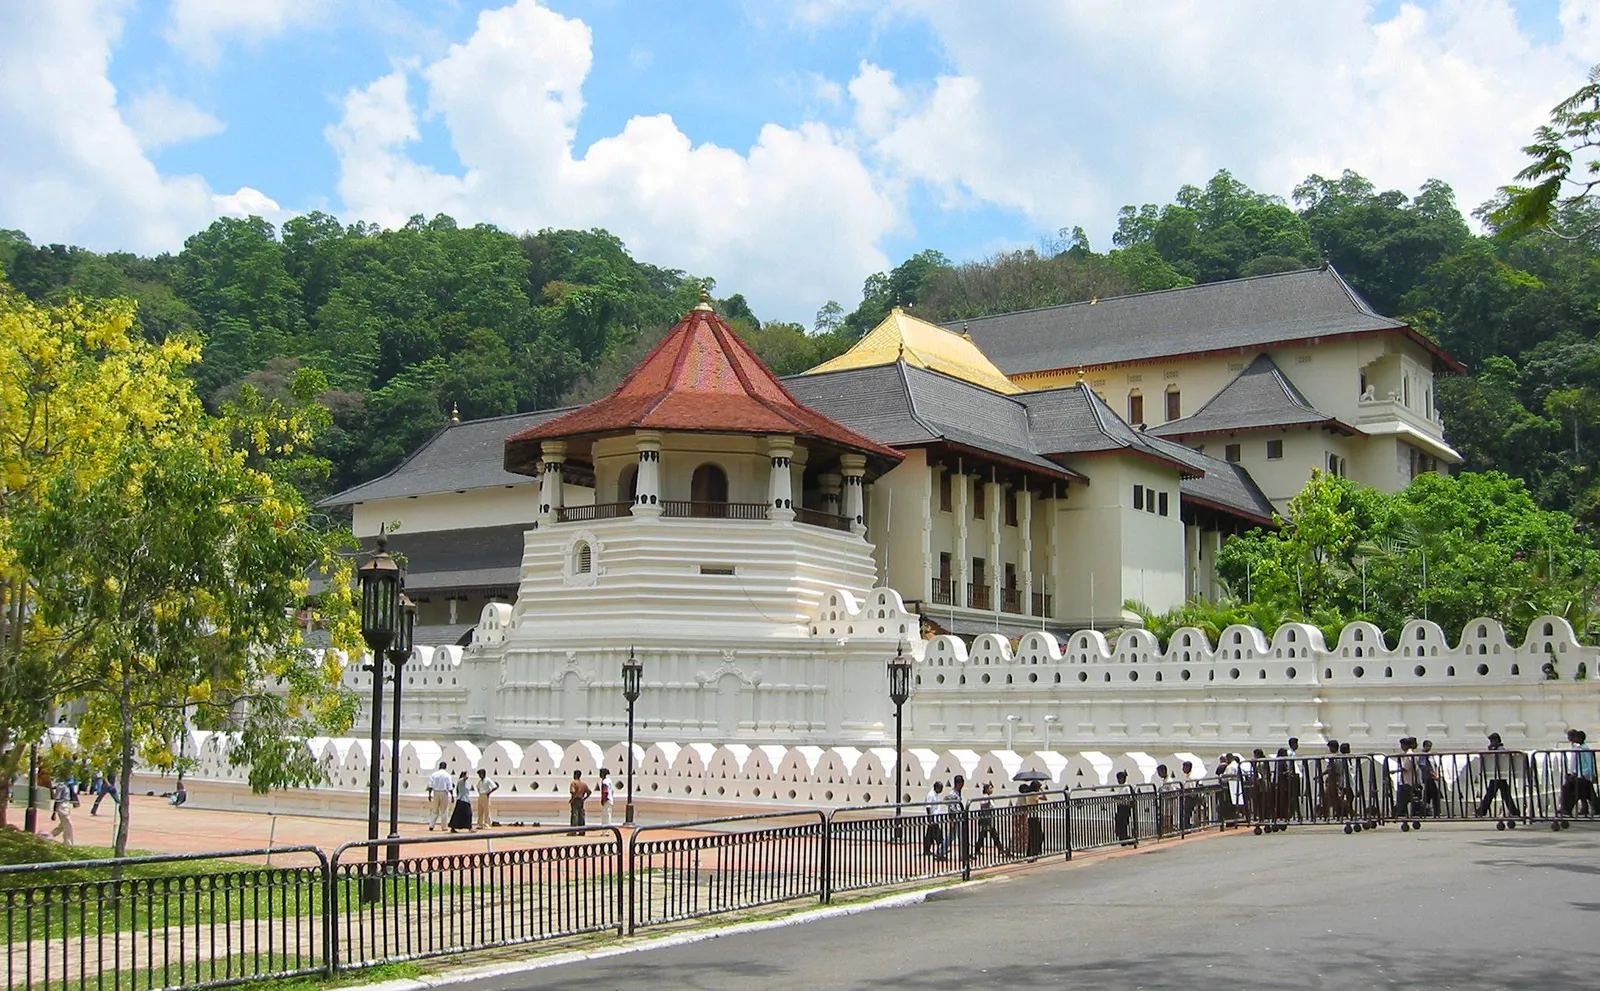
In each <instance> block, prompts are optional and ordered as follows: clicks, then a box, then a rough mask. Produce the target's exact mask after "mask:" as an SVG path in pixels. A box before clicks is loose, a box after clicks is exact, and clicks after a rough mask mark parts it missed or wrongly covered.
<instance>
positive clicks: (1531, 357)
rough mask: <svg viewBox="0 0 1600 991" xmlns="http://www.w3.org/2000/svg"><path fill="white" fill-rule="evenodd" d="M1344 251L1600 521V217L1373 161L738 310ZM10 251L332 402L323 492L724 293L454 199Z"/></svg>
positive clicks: (1489, 412) (1227, 274)
mask: <svg viewBox="0 0 1600 991" xmlns="http://www.w3.org/2000/svg"><path fill="white" fill-rule="evenodd" d="M1491 206H1494V205H1493V204H1491ZM1481 215H1482V216H1485V217H1486V216H1488V212H1487V210H1485V211H1484V212H1483V213H1482V214H1481ZM1579 226H1582V227H1586V228H1592V227H1593V225H1579ZM1324 261H1327V262H1331V263H1332V264H1333V265H1335V266H1336V267H1337V268H1338V269H1339V271H1340V272H1342V273H1343V274H1344V276H1345V277H1346V278H1347V279H1348V280H1349V281H1350V282H1351V284H1352V285H1354V286H1355V287H1356V288H1357V289H1358V290H1359V291H1360V292H1362V293H1363V294H1364V295H1365V296H1366V297H1367V298H1368V299H1369V300H1371V302H1372V304H1373V305H1374V306H1375V307H1376V308H1377V309H1378V310H1379V311H1381V312H1384V313H1388V314H1393V315H1396V316H1402V317H1405V318H1407V319H1410V320H1411V321H1412V322H1413V323H1414V324H1415V325H1416V326H1417V327H1418V328H1419V329H1420V330H1422V331H1423V332H1424V333H1427V334H1429V335H1430V336H1432V337H1434V338H1435V339H1437V340H1438V341H1439V342H1440V343H1442V344H1443V345H1444V346H1445V347H1447V348H1449V349H1450V350H1452V351H1453V352H1455V353H1456V354H1457V355H1459V356H1460V357H1461V358H1462V359H1463V360H1465V361H1466V362H1467V363H1468V365H1469V366H1470V367H1471V369H1472V374H1471V375H1468V376H1460V377H1457V378H1454V379H1451V380H1448V381H1446V382H1444V383H1443V384H1441V386H1440V388H1439V404H1440V407H1441V409H1442V410H1443V411H1444V414H1445V418H1446V424H1447V429H1448V430H1449V435H1450V438H1451V440H1452V442H1453V443H1454V444H1455V445H1456V446H1457V447H1458V448H1459V449H1460V450H1461V451H1462V453H1463V454H1465V455H1466V456H1467V458H1468V463H1467V465H1466V467H1467V468H1469V469H1490V468H1498V469H1500V470H1503V471H1505V472H1507V473H1509V474H1511V475H1513V476H1516V477H1519V478H1522V479H1524V480H1526V481H1527V483H1528V487H1529V489H1530V491H1531V492H1532V494H1533V495H1534V497H1535V499H1536V500H1537V501H1538V502H1539V503H1540V504H1541V505H1542V506H1545V507H1547V508H1554V509H1569V510H1571V511H1572V512H1574V513H1575V514H1577V515H1578V516H1580V517H1581V518H1583V519H1584V520H1588V521H1594V520H1596V519H1600V483H1597V479H1596V475H1597V472H1596V470H1595V469H1596V466H1597V464H1600V341H1597V339H1596V338H1597V334H1600V243H1597V237H1596V235H1595V234H1594V233H1593V232H1592V231H1591V233H1590V234H1589V235H1588V236H1586V237H1578V238H1563V237H1557V236H1555V235H1553V234H1550V233H1548V232H1543V231H1538V230H1536V231H1534V232H1532V233H1527V234H1523V235H1521V236H1519V237H1515V238H1497V237H1494V236H1493V231H1492V230H1491V231H1490V233H1489V234H1487V235H1480V234H1476V233H1474V232H1473V230H1472V228H1471V227H1470V226H1469V225H1468V223H1467V221H1466V219H1465V218H1464V217H1463V215H1462V213H1461V211H1460V209H1459V208H1458V206H1457V204H1456V203H1455V199H1454V196H1453V194H1452V192H1451V190H1450V188H1449V187H1448V186H1446V185H1444V184H1443V183H1440V182H1429V183H1426V184H1425V185H1424V186H1423V187H1422V188H1421V189H1420V190H1419V191H1418V192H1417V193H1416V194H1415V195H1414V196H1413V195H1407V194H1405V193H1402V192H1397V191H1383V190H1379V189H1377V188H1376V187H1375V186H1374V185H1373V184H1372V183H1371V182H1369V181H1368V180H1366V179H1365V178H1363V177H1362V176H1359V175H1356V174H1355V173H1352V172H1346V173H1344V174H1343V175H1341V176H1339V177H1338V178H1336V179H1329V178H1325V177H1322V176H1311V177H1310V178H1308V179H1307V180H1306V181H1305V182H1303V183H1301V184H1300V185H1299V186H1298V187H1296V188H1295V190H1294V191H1293V195H1292V198H1291V199H1289V200H1285V199H1283V198H1280V197H1276V196H1272V195H1268V194H1264V193H1260V192H1256V191H1254V190H1251V189H1249V188H1248V187H1246V186H1245V185H1244V184H1242V183H1240V182H1239V181H1238V180H1236V179H1235V178H1234V177H1233V176H1231V175H1230V174H1229V173H1227V172H1219V173H1218V174H1217V175H1215V176H1214V177H1212V178H1211V179H1210V180H1209V181H1208V182H1206V183H1205V185H1203V186H1184V187H1183V188H1182V189H1180V190H1179V191H1178V193H1177V195H1176V196H1175V198H1174V200H1173V202H1171V203H1167V204H1163V205H1156V204H1145V205H1143V206H1137V207H1136V206H1128V207H1124V208H1123V209H1122V211H1121V213H1120V216H1119V218H1118V224H1117V228H1116V234H1115V236H1114V238H1113V244H1112V245H1111V247H1110V248H1109V250H1106V251H1104V252H1097V251H1095V250H1093V248H1092V247H1091V245H1090V244H1089V243H1088V239H1087V238H1086V237H1085V236H1084V234H1083V232H1082V230H1081V229H1078V228H1073V229H1068V230H1064V231H1062V232H1061V234H1060V235H1059V237H1057V238H1056V239H1054V240H1052V241H1050V242H1048V243H1045V244H1041V245H1040V246H1039V247H1038V248H1037V249H1030V250H1026V251H1019V252H1012V253H1006V254H1000V255H996V256H994V257H991V258H987V259H984V260H981V261H974V262H968V263H964V264H960V265H954V264H951V262H950V261H949V259H947V258H946V257H945V256H944V255H942V254H940V253H939V252H936V251H923V252H920V253H918V254H916V255H914V256H912V257H911V258H909V259H907V260H906V261H905V262H904V263H902V264H901V265H899V266H898V267H896V268H894V269H893V270H892V271H889V272H885V273H879V274H877V275H874V276H872V277H870V278H868V279H867V280H866V284H865V285H864V286H863V297H864V298H863V300H862V302H861V303H860V304H859V306H857V308H856V309H855V310H854V311H852V312H849V313H846V312H845V311H844V309H843V308H842V307H841V306H839V305H838V304H837V303H834V302H831V301H830V302H828V303H827V304H825V305H823V306H822V307H821V309H820V310H819V312H818V313H817V315H816V320H815V322H814V325H813V327H812V328H811V329H810V331H807V330H806V329H805V328H804V327H802V326H800V325H798V324H795V323H789V322H781V321H766V322H763V321H761V320H760V319H759V318H758V317H757V315H756V314H754V313H752V312H751V310H750V307H749V306H748V305H747V304H746V302H745V300H744V298H743V297H742V296H739V295H737V294H733V295H729V296H727V297H725V298H721V299H719V300H718V307H719V309H720V310H721V311H722V313H723V314H724V315H725V316H727V317H728V318H729V319H731V320H733V321H734V322H735V323H736V325H737V326H738V327H739V328H740V330H741V331H742V332H743V333H744V334H745V335H746V336H747V338H748V339H749V340H750V342H751V344H752V345H753V346H754V347H755V349H756V350H757V352H758V353H760V354H761V355H762V357H763V358H765V359H766V360H767V362H768V363H769V364H771V365H772V366H773V368H774V369H775V370H776V371H778V372H779V373H782V374H786V373H790V372H796V371H800V370H803V369H805V368H807V367H810V366H811V365H814V364H816V363H818V362H820V361H822V360H825V359H826V358H828V357H831V356H832V355H834V354H837V353H839V352H840V351H842V350H843V349H844V348H846V347H848V346H849V344H850V343H851V342H852V341H853V340H855V339H856V338H857V337H859V336H860V335H861V334H862V333H864V332H865V331H866V330H868V329H870V328H871V327H872V326H873V325H875V324H876V323H877V322H878V321H879V320H880V319H881V318H882V317H883V316H884V315H885V314H886V313H887V312H888V310H889V308H890V307H891V306H893V305H894V304H895V303H896V302H898V303H900V304H902V305H905V306H909V307H913V308H914V310H915V311H916V312H917V313H918V314H919V315H921V316H923V317H925V318H928V319H934V320H959V319H961V318H963V317H971V316H978V315H982V314H988V313H996V312H1004V311H1007V310H1015V309H1022V308H1027V307H1036V306H1045V305H1050V304H1055V303H1064V302H1073V301H1078V300H1084V299H1090V298H1094V297H1102V298H1103V297H1107V296H1112V295H1116V294H1119V293H1127V292H1139V291H1148V290H1154V289H1165V288H1172V287H1176V286H1185V285H1191V284H1195V283H1201V282H1211V281H1217V280H1221V279H1232V278H1239V277H1241V276H1249V275H1258V274H1264V273H1270V272H1277V271H1285V270H1289V269H1295V268H1302V267H1307V266H1311V265H1318V264H1322V263H1323V262H1324ZM0 269H3V270H4V272H5V278H6V279H7V280H8V281H9V282H10V283H11V285H12V286H14V287H15V288H16V289H19V290H21V291H22V292H24V293H26V294H27V295H28V296H30V297H32V298H34V299H38V300H47V299H59V298H62V297H65V296H69V295H72V294H84V295H91V296H102V297H103V296H119V295H125V296H131V297H133V298H134V299H136V300H137V301H138V303H139V319H140V323H141V329H142V330H143V332H144V333H145V334H146V335H147V336H148V337H150V338H152V339H160V338H164V337H166V336H167V335H170V334H175V333H196V334H198V335H201V336H202V337H203V339H204V340H205V351H204V360H203V361H202V362H201V363H200V365H199V367H198V369H197V370H196V372H195V375H196V378H197V382H198V385H199V387H200V391H201V395H202V396H203V397H205V399H206V400H207V401H208V402H209V403H211V404H213V405H214V406H215V405H219V404H220V403H222V402H224V401H226V400H228V399H230V398H232V397H236V396H238V395H239V394H240V392H241V390H242V388H243V387H244V386H246V385H251V386H254V387H256V389H258V390H259V391H261V392H263V393H265V394H266V395H268V396H269V397H279V398H289V397H293V396H298V397H300V400H301V401H315V402H318V403H320V404H321V405H323V406H325V407H327V409H328V411H329V413H330V414H331V421H332V426H331V428H330V429H329V430H327V431H326V433H325V435H324V437H323V439H322V440H321V442H320V445H321V446H320V453H321V454H322V456H323V457H325V458H327V459H328V460H329V461H330V462H331V463H332V466H333V469H332V472H331V474H330V475H329V476H328V477H326V478H321V479H316V478H309V479H308V480H307V481H306V482H305V483H304V484H305V486H306V487H307V488H308V489H310V490H312V491H310V493H309V494H311V495H319V494H322V493H324V492H327V491H333V490H336V489H338V488H342V487H344V486H346V485H349V484H353V483H355V482H358V481H361V480H364V479H367V478H371V477H373V476H375V475H377V474H380V473H382V472H384V471H386V470H388V469H389V468H391V467H393V466H394V464H396V463H397V462H398V461H399V459H400V458H402V457H404V456H405V454H406V453H407V452H409V451H410V450H412V449H414V448H415V447H416V445H417V444H418V443H420V442H421V441H422V440H423V439H425V438H426V437H427V436H428V435H430V434H431V433H432V432H433V431H434V430H436V429H438V428H439V427H440V426H442V425H444V424H445V423H446V422H447V421H448V418H449V415H450V411H451V409H452V407H453V406H454V407H459V409H460V412H461V415H462V417H463V418H476V417H484V416H492V415H496V414H501V413H510V412H515V411H518V410H528V409H536V408H540V407H547V406H551V405H556V404H559V403H562V402H580V401H583V400H586V399H589V398H593V397H594V396H596V395H598V394H600V393H602V392H604V391H605V390H606V389H608V388H609V387H610V386H611V385H612V384H614V383H615V382H616V381H617V380H618V379H619V378H620V376H621V375H622V374H624V373H625V372H626V370H627V369H628V368H629V367H631V365H632V364H633V362H634V361H635V360H636V359H637V358H638V357H639V356H640V355H641V354H642V353H643V352H644V350H645V349H647V348H648V347H649V346H651V345H652V344H653V343H654V342H655V341H656V340H658V339H659V337H660V335H661V333H662V332H663V331H664V330H665V329H666V328H667V327H668V326H670V324H671V323H672V322H673V320H675V319H676V318H677V317H678V316H679V315H681V314H682V313H683V312H684V311H685V310H686V309H687V308H688V307H689V306H691V305H692V304H693V303H694V301H695V299H696V298H697V294H698V292H699V285H700V279H699V278H698V277H696V276H692V275H690V274H688V273H684V272H681V271H676V270H669V269H663V268H659V267H657V266H654V265H651V264H648V263H646V262H642V261H638V260H636V259H634V258H633V257H631V256H630V255H629V254H628V251H627V249H626V247H625V246H624V245H623V244H622V243H621V241H620V240H619V239H617V238H616V237H614V236H613V235H611V234H609V233H607V232H605V231H603V230H594V231H552V230H546V231H540V232H538V233H534V234H523V235H515V234H511V233H508V232H505V231H501V230H499V229H497V228H494V227H490V226H486V225H480V226H476V227H460V226H458V225H457V224H456V223H455V222H454V221H452V220H451V219H450V218H448V217H442V216H441V217H435V218H433V219H432V220H426V219H424V218H422V217H417V218H414V219H413V220H412V221H411V222H410V223H408V224H407V225H406V226H404V227H403V228H401V229H399V230H392V231H390V230H381V229H378V228H376V227H373V226H370V225H366V224H361V223H356V224H351V225H343V224H341V223H340V222H339V221H338V220H336V219H335V218H333V217H330V216H328V215H326V214H322V213H311V214H307V215H305V216H301V217H296V218H294V219H292V220H289V221H287V222H286V223H284V225H283V227H282V229H281V230H276V229H274V228H273V226H272V225H270V224H268V223H266V222H264V221H262V220H260V219H258V218H250V219H246V220H238V219H225V220H219V221H217V222H216V223H214V224H212V225H211V226H210V227H208V228H207V229H206V230H204V231H201V232H199V233H197V234H195V235H194V236H193V237H191V238H189V240H188V241H187V242H186V243H185V246H184V249H183V251H182V252H180V253H179V254H177V255H175V256H171V255H163V256H161V257H158V258H140V257H136V256H133V255H128V254H117V253H113V254H103V255H102V254H96V253H94V252H90V251H86V250H82V249H78V248H70V247H63V246H61V245H45V246H35V245H33V244H32V243H31V242H30V241H29V240H28V238H27V237H26V235H25V234H24V233H22V232H16V231H12V232H0ZM712 285H713V286H714V283H712Z"/></svg>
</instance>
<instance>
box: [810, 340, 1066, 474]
mask: <svg viewBox="0 0 1600 991" xmlns="http://www.w3.org/2000/svg"><path fill="white" fill-rule="evenodd" d="M784 386H785V387H787V388H788V389H789V391H790V392H792V393H794V396H795V398H796V399H798V400H800V401H801V402H802V403H805V404H806V405H807V406H810V407H811V408H812V409H814V410H816V411H817V412H819V413H821V414H823V415H824V416H827V417H829V418H831V419H833V420H837V421H838V422H840V423H842V424H844V425H845V426H847V427H849V428H850V429H852V430H855V431H857V432H858V433H862V434H865V435H866V436H868V437H870V438H872V439H873V440H875V441H877V442H879V443H880V444H890V445H898V446H913V445H917V444H927V443H931V442H933V441H940V440H942V441H945V442H947V443H950V444H957V445H960V446H962V447H967V448H971V449H973V450H978V451H986V452H988V453H990V454H994V455H997V456H999V457H1002V458H1005V459H1007V460H1010V461H1015V462H1019V463H1021V464H1025V465H1029V466H1031V467H1033V468H1037V469H1040V470H1041V471H1045V472H1048V473H1049V474H1052V475H1055V476H1057V477H1060V478H1069V477H1072V475H1073V474H1074V473H1073V472H1072V471H1070V470H1068V469H1066V468H1064V467H1062V466H1061V465H1059V464H1056V463H1055V462H1054V461H1051V460H1050V459H1048V458H1046V457H1044V456H1043V455H1042V454H1040V452H1039V451H1038V450H1037V449H1035V447H1034V446H1033V444H1032V442H1031V440H1030V433H1029V425H1028V410H1027V408H1026V407H1024V406H1023V405H1022V404H1021V403H1020V402H1018V401H1017V400H1018V399H1021V398H1022V397H1020V396H1018V397H1011V396H1002V395H1000V394H999V393H998V392H991V391H990V390H988V389H985V388H983V387H982V386H977V385H973V384H972V383H970V382H966V381H963V380H962V379H957V378H953V377H951V376H949V375H945V374H944V373H942V372H934V371H929V370H927V369H925V368H916V367H914V366H911V365H907V364H906V363H905V362H895V363H894V364H891V365H876V366H873V367H869V368H850V369H844V370H841V371H837V372H824V373H822V374H819V375H797V376H794V377H792V378H787V379H785V380H784Z"/></svg>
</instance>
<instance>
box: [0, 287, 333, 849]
mask: <svg viewBox="0 0 1600 991" xmlns="http://www.w3.org/2000/svg"><path fill="white" fill-rule="evenodd" d="M0 323H3V326H0V331H3V332H0V340H3V342H4V343H3V344H0V379H3V384H0V431H3V433H0V445H3V449H0V471H3V473H4V475H3V477H4V487H3V497H4V503H3V508H4V515H3V518H0V576H3V579H4V589H5V595H6V607H7V613H6V620H7V625H6V634H7V636H6V642H7V646H6V649H5V653H4V655H3V658H0V660H3V662H4V672H3V678H4V680H3V681H0V706H5V707H7V708H6V710H5V712H4V713H3V715H4V716H5V717H6V718H5V720H4V723H3V725H4V726H5V727H7V728H8V730H9V732H10V733H11V739H10V741H9V753H8V757H9V758H10V760H11V766H12V767H13V768H14V767H15V766H16V763H17V760H18V757H19V753H20V750H21V747H20V746H19V744H20V743H22V742H23V741H31V740H33V739H37V738H38V737H37V733H38V730H39V729H40V728H42V725H43V723H44V722H45V720H46V719H47V717H48V713H49V712H50V710H51V708H52V707H53V706H55V705H56V704H58V703H59V702H62V701H65V700H75V701H79V702H81V703H82V704H83V705H84V706H85V708H86V713H85V716H84V719H83V731H84V735H85V737H86V738H88V739H90V740H94V739H97V738H98V739H100V740H103V741H104V742H105V744H107V745H108V746H107V749H108V750H110V751H111V752H113V753H115V754H116V755H117V758H118V767H119V769H120V778H121V781H120V784H121V794H122V796H123V799H124V803H126V800H127V796H128V785H129V776H130V774H131V769H132V762H133V758H134V756H135V755H136V754H140V755H143V756H145V757H146V758H147V759H148V758H153V759H155V760H156V761H157V762H158V763H159V762H161V759H162V755H163V754H169V753H170V747H171V745H172V743H173V742H174V741H176V740H177V739H179V738H180V737H181V734H182V732H183V728H184V725H185V722H186V719H192V721H193V722H195V723H196V724H198V725H202V726H208V727H211V728H216V729H222V730H227V731H230V732H232V733H234V734H236V739H237V743H236V745H235V746H234V748H233V757H234V759H235V761H236V762H238V763H240V764H243V763H246V762H248V763H249V765H250V768H251V772H250V780H251V784H252V786H254V787H256V788H257V789H262V790H264V789H266V788H270V787H274V786H284V785H291V784H295V783H302V782H307V781H310V780H314V779H315V777H316V775H317V769H316V768H315V767H314V766H312V764H311V762H310V761H308V760H306V759H305V757H304V755H303V751H302V750H301V748H298V747H296V746H295V745H294V740H295V739H296V738H297V737H303V736H305V735H311V734H314V733H317V732H327V731H338V730H340V729H342V728H344V727H346V726H348V725H349V722H350V721H351V719H352V718H353V715H354V701H353V699H351V698H350V697H349V696H348V695H347V693H343V692H341V691H340V690H339V687H338V675H339V672H338V667H337V663H336V662H334V661H332V660H329V659H324V658H319V657H318V656H317V655H315V654H313V653H312V652H310V651H309V650H307V649H306V645H305V642H304V622H305V618H306V617H307V616H308V613H307V611H306V610H307V608H308V607H309V606H312V605H313V602H314V605H315V608H314V609H313V612H312V613H311V614H309V615H312V616H313V621H314V622H316V623H318V624H320V625H322V626H323V627H325V628H326V629H327V630H328V632H329V634H330V636H331V638H332V642H333V644H334V645H335V646H339V647H343V648H347V649H355V648H357V647H358V644H359V634H358V631H357V629H356V625H355V611H354V609H353V608H352V603H351V591H350V589H351V584H350V570H349V563H348V560H347V558H346V557H345V556H343V554H342V551H343V548H344V547H345V546H348V544H349V538H348V534H340V533H338V532H337V531H333V530H330V529H326V528H323V527H320V526H318V525H315V523H316V521H315V519H314V518H313V517H312V516H311V514H310V512H309V510H308V507H307V505H306V503H305V501H304V499H303V498H302V497H301V496H300V495H299V494H298V492H297V491H296V490H295V489H294V487H293V486H291V485H288V484H285V483H284V482H281V481H279V480H278V479H276V478H275V477H274V471H275V470H276V469H277V468H278V467H279V466H281V465H283V464H285V463H294V464H296V465H297V467H296V469H295V470H296V471H301V470H305V465H304V464H303V463H302V462H300V461H297V460H296V459H300V458H302V457H303V454H302V450H303V447H304V445H305V443H306V442H308V441H309V440H310V438H311V435H312V433H313V432H314V429H315V424H314V423H312V422H310V421H309V420H306V419H305V418H303V417H302V416H301V414H299V413H298V412H297V411H296V410H295V409H293V408H288V407H284V406H283V405H281V404H276V403H260V402H257V403H246V404H243V405H235V406H232V407H230V408H229V409H228V410H226V411H225V412H224V414H223V415H222V416H212V415H210V414H208V413H207V412H206V411H205V410H204V408H203V407H202V406H201V404H200V403H199V401H198V400H197V398H196V397H195V394H194V391H193V387H192V385H191V384H190V381H189V379H188V377H187V375H186V374H185V372H186V369H187V368H188V367H189V366H190V365H192V363H193V362H194V361H195V360H196V359H197V357H198V350H197V348H196V347H195V346H194V344H193V343H192V342H188V341H184V340H181V339H179V340H169V341H166V342H163V343H161V344H151V343H149V342H146V341H144V340H142V339H141V338H139V337H138V335H137V334H135V333H134V332H133V329H132V328H133V311H132V308H131V307H130V306H128V305H126V304H122V303H110V304H104V305H99V306H87V305H84V304H78V303H71V304H67V305H64V306H60V307H38V306H34V305H32V304H29V303H27V302H25V301H22V300H20V299H18V298H16V297H15V296H0ZM311 574H317V575H319V576H320V579H321V581H320V582H319V583H320V584H322V585H323V586H324V587H323V588H322V590H321V591H320V594H319V595H318V596H317V597H316V599H315V600H313V599H312V597H311V588H310V579H309V577H308V576H309V575H311ZM128 826H129V816H128V815H127V806H126V804H124V809H123V815H122V816H121V817H120V823H119V829H118V834H117V838H116V848H117V851H118V853H119V854H120V853H122V852H123V851H124V850H125V849H126V845H127V836H128Z"/></svg>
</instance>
